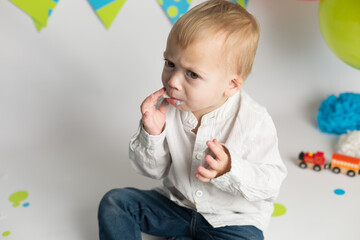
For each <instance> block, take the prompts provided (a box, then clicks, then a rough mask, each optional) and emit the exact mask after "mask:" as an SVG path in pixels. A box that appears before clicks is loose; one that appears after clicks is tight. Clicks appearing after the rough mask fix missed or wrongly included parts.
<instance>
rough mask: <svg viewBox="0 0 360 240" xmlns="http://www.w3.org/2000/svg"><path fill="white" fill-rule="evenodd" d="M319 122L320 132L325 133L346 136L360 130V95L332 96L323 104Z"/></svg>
mask: <svg viewBox="0 0 360 240" xmlns="http://www.w3.org/2000/svg"><path fill="white" fill-rule="evenodd" d="M317 121H318V125H319V128H320V130H321V131H322V132H325V133H334V134H344V133H346V132H347V131H353V130H360V94H357V93H341V94H340V95H339V97H336V96H335V95H330V96H329V97H328V98H327V99H326V100H324V101H323V102H322V103H321V106H320V108H319V112H318V115H317Z"/></svg>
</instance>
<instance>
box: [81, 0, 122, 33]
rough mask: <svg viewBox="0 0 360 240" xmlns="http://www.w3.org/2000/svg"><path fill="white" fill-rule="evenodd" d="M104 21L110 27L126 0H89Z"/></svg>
mask: <svg viewBox="0 0 360 240" xmlns="http://www.w3.org/2000/svg"><path fill="white" fill-rule="evenodd" d="M88 1H89V3H90V5H91V6H92V8H93V9H94V11H95V12H96V14H97V15H98V17H99V18H100V20H101V21H102V23H103V24H104V25H105V27H106V28H110V26H111V24H112V22H113V21H114V19H115V17H116V15H117V14H118V12H119V11H120V9H121V7H122V6H123V5H124V3H125V1H126V0H88Z"/></svg>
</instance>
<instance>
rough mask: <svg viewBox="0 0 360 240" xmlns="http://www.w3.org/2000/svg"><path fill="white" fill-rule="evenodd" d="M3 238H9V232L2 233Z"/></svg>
mask: <svg viewBox="0 0 360 240" xmlns="http://www.w3.org/2000/svg"><path fill="white" fill-rule="evenodd" d="M2 235H3V237H7V236H9V235H10V231H6V232H3V234H2Z"/></svg>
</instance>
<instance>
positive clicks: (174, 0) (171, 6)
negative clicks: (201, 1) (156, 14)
mask: <svg viewBox="0 0 360 240" xmlns="http://www.w3.org/2000/svg"><path fill="white" fill-rule="evenodd" d="M157 2H158V3H159V4H160V6H161V7H162V9H163V10H164V11H165V13H166V15H167V16H168V17H169V19H170V20H171V22H172V23H173V24H174V23H175V22H176V21H177V20H178V19H179V18H180V17H181V16H182V15H184V14H185V13H186V12H187V10H188V9H189V7H190V4H191V2H192V0H157Z"/></svg>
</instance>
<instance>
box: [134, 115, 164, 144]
mask: <svg viewBox="0 0 360 240" xmlns="http://www.w3.org/2000/svg"><path fill="white" fill-rule="evenodd" d="M165 136H166V124H165V127H164V130H163V131H162V133H161V134H160V135H150V134H149V133H148V132H146V130H145V128H144V125H143V124H142V122H141V121H140V133H139V141H140V143H141V145H142V146H144V147H146V148H148V149H151V150H153V149H156V148H157V147H158V146H159V145H162V144H163V143H164V140H165Z"/></svg>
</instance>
